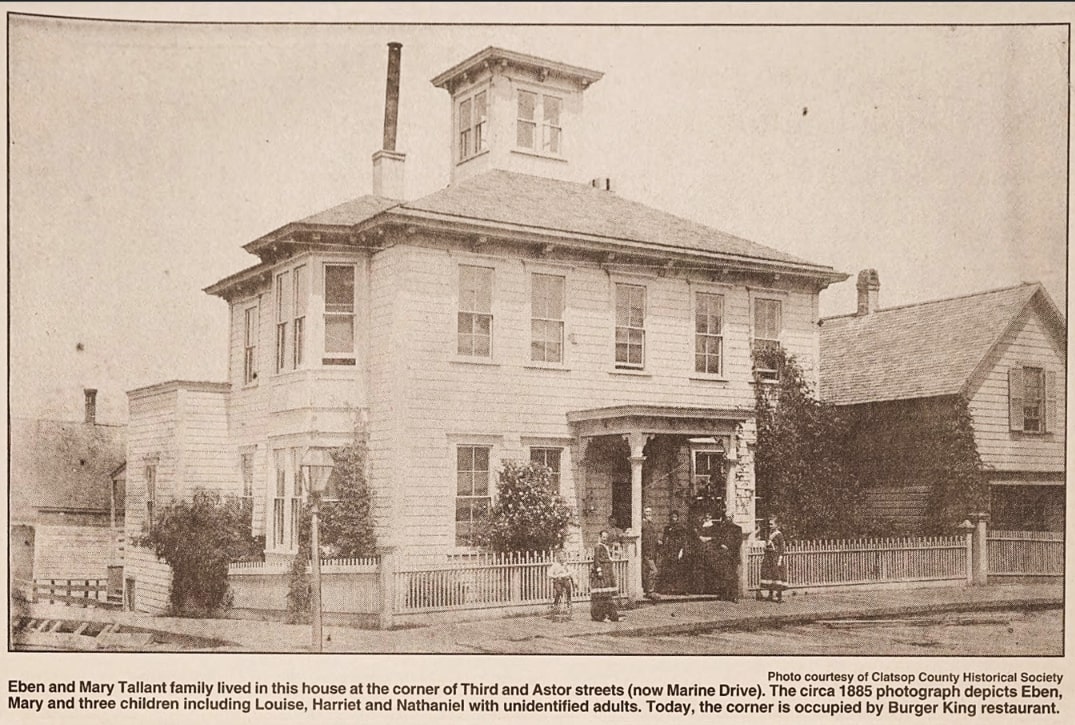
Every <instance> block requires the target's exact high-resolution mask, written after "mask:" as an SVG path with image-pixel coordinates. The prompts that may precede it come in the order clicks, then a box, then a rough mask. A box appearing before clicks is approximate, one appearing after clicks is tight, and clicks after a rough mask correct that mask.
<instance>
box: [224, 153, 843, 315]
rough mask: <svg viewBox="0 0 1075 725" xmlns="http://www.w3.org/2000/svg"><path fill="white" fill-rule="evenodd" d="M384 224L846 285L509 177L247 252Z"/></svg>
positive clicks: (742, 246) (332, 217) (668, 222)
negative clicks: (702, 262) (694, 261)
mask: <svg viewBox="0 0 1075 725" xmlns="http://www.w3.org/2000/svg"><path fill="white" fill-rule="evenodd" d="M386 223H387V224H391V223H397V224H407V225H420V224H427V225H432V226H434V227H436V228H447V229H453V230H457V231H465V232H466V233H474V234H479V235H480V234H489V235H493V236H495V235H505V236H510V237H512V238H523V239H528V240H533V241H535V242H541V241H544V242H547V243H564V242H567V243H571V244H573V245H575V246H579V247H584V248H588V249H593V250H598V251H603V252H617V253H635V254H651V255H653V254H657V255H667V256H669V257H671V256H676V255H680V256H685V257H689V256H695V257H697V256H703V257H706V258H708V259H710V260H713V261H717V262H720V263H721V264H726V265H730V266H733V267H735V266H738V267H741V268H743V269H759V268H765V269H767V270H769V271H776V272H785V273H788V274H800V275H805V276H808V277H812V278H816V279H819V280H823V281H824V284H826V285H827V284H830V283H832V282H838V281H841V280H844V279H847V275H846V274H844V273H842V272H836V271H835V270H833V268H832V267H831V266H827V265H821V264H814V263H812V262H807V261H805V260H803V259H800V258H798V257H795V256H793V255H790V254H787V253H785V252H781V251H779V250H776V249H772V248H770V247H766V246H764V245H761V244H757V243H755V242H751V241H749V240H746V239H743V238H741V237H737V236H735V235H732V234H728V233H726V232H722V231H720V230H717V229H713V228H712V227H708V226H705V225H703V224H699V223H698V222H693V221H690V220H688V219H684V218H682V217H678V216H675V215H674V214H669V213H667V212H663V211H660V210H658V209H654V208H652V207H649V206H646V205H644V204H640V203H638V202H634V201H630V200H628V199H624V198H623V197H621V196H618V195H616V194H614V193H612V192H609V191H602V190H600V189H596V188H594V187H592V186H590V185H588V184H579V183H575V182H570V181H559V180H555V179H549V178H545V177H542V176H532V175H529V174H519V173H515V172H510V171H503V170H492V171H488V172H486V173H483V174H479V175H477V176H474V177H471V178H468V179H464V180H463V181H460V182H457V183H455V184H452V185H450V186H448V187H446V188H444V189H441V190H440V191H437V192H434V193H432V194H429V195H428V196H425V197H422V198H421V199H418V200H416V201H411V202H399V201H393V200H391V199H386V198H383V197H377V196H362V197H359V198H357V199H354V200H352V201H349V202H346V203H344V204H340V205H338V206H335V207H332V208H330V209H326V210H325V211H322V212H319V213H317V214H313V215H311V216H308V217H305V218H303V219H300V220H298V221H295V222H291V223H289V224H285V225H284V226H282V227H280V228H278V229H276V230H274V231H272V232H270V233H269V234H266V235H264V236H262V237H259V238H258V239H255V240H254V241H252V242H250V243H249V244H246V245H244V247H243V248H244V249H246V250H247V251H248V252H251V253H252V254H261V253H262V252H263V251H264V250H265V249H267V248H269V249H271V248H272V247H274V246H277V245H281V244H287V243H290V242H295V243H308V241H309V239H305V240H304V241H303V242H299V241H298V239H297V238H296V235H300V234H312V235H317V234H322V233H339V232H347V233H349V234H351V235H360V234H363V233H366V232H370V231H372V230H374V229H376V228H377V227H378V226H380V225H382V224H386ZM315 239H316V236H315ZM351 241H352V243H353V242H354V239H352V240H351ZM268 269H269V265H268V264H266V263H262V264H259V265H255V266H253V267H250V268H248V269H246V270H243V271H242V272H239V273H237V274H234V275H231V276H230V277H226V278H224V279H222V280H220V281H219V282H217V283H216V284H214V285H212V286H210V287H207V288H206V292H209V293H210V294H223V293H225V291H227V290H230V289H232V288H233V287H234V286H235V285H242V284H245V283H247V282H249V281H252V280H254V279H255V278H257V277H259V276H261V275H264V274H265V272H266V271H267V270H268Z"/></svg>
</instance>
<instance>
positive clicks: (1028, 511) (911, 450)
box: [820, 270, 1067, 531]
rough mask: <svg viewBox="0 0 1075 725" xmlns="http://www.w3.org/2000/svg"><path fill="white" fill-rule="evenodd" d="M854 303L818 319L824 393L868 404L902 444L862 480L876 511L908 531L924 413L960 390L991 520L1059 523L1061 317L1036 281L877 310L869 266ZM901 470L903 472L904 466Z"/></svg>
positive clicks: (918, 501)
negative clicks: (849, 309)
mask: <svg viewBox="0 0 1075 725" xmlns="http://www.w3.org/2000/svg"><path fill="white" fill-rule="evenodd" d="M858 288H859V302H858V310H857V312H856V313H855V314H852V315H843V316H840V317H831V318H826V319H825V320H823V321H822V326H821V388H820V391H821V397H822V398H823V399H824V400H826V401H828V402H831V403H833V404H835V405H838V406H842V407H846V408H849V409H850V408H853V409H858V410H863V409H870V410H871V411H873V412H875V413H876V415H875V416H874V417H875V418H876V419H877V421H878V429H877V430H876V431H874V432H869V431H865V432H863V435H866V436H870V435H876V436H878V439H880V438H884V439H886V441H888V442H891V441H893V440H896V441H904V443H905V445H904V446H903V450H902V451H901V452H900V454H899V455H895V456H892V457H891V458H889V459H888V460H879V461H878V462H877V464H878V465H877V466H876V474H875V475H874V476H872V477H869V480H866V481H864V484H865V485H867V486H870V487H871V489H872V492H871V498H872V499H873V503H874V505H875V507H876V508H877V511H878V513H879V514H882V515H884V516H886V517H889V518H891V519H892V520H893V521H894V522H896V523H897V524H899V525H900V527H901V528H902V529H904V530H905V531H914V530H915V529H917V528H918V527H919V526H920V525H921V523H922V521H923V520H924V519H925V517H926V514H927V511H926V507H927V506H928V505H929V496H930V491H931V480H930V478H931V476H930V470H931V469H930V467H931V466H934V465H943V461H925V460H922V459H923V456H922V455H921V452H922V450H923V448H924V447H925V445H924V441H923V436H924V435H926V433H925V432H924V431H926V430H927V426H926V425H925V422H926V421H928V420H930V419H931V418H932V416H933V414H934V412H935V411H936V409H937V406H939V405H943V403H944V401H945V400H946V399H949V398H952V397H954V396H962V397H964V398H966V400H967V401H968V405H969V411H970V415H971V423H972V426H973V429H974V442H975V444H976V446H977V450H978V454H979V456H980V457H981V462H982V465H983V468H984V469H985V471H986V474H987V477H988V481H989V486H990V491H989V494H990V497H989V498H990V501H989V509H990V513H991V516H992V526H993V527H994V528H1000V529H1016V530H1020V529H1030V530H1049V531H1062V530H1063V521H1064V480H1065V439H1066V436H1065V433H1064V427H1065V400H1066V389H1065V384H1066V377H1067V375H1066V370H1067V323H1066V321H1065V319H1064V317H1063V315H1062V313H1061V312H1060V311H1059V310H1058V309H1057V307H1056V305H1055V304H1054V303H1053V301H1052V300H1051V299H1050V297H1049V295H1048V293H1047V292H1046V291H1045V289H1044V288H1043V287H1042V286H1041V285H1040V284H1036V283H1035V284H1021V285H1018V286H1015V287H1009V288H1006V289H998V290H990V291H988V292H980V293H977V294H971V295H965V296H962V297H955V298H950V299H942V300H935V301H931V302H922V303H918V304H912V305H904V306H901V307H892V308H887V309H886V308H879V307H878V306H877V300H878V295H879V290H880V281H879V279H878V276H877V273H876V272H875V271H874V270H864V271H863V272H862V273H860V275H859V279H858ZM904 472H905V473H907V475H901V474H902V473H904Z"/></svg>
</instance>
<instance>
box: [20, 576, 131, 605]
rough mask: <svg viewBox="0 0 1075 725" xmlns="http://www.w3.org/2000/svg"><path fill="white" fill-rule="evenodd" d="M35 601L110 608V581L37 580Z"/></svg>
mask: <svg viewBox="0 0 1075 725" xmlns="http://www.w3.org/2000/svg"><path fill="white" fill-rule="evenodd" d="M32 593H33V601H35V602H48V603H49V604H55V603H57V602H62V603H64V604H66V605H68V606H72V605H73V606H79V607H108V606H112V603H111V602H109V600H108V579H35V580H34V583H33V589H32Z"/></svg>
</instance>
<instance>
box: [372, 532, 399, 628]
mask: <svg viewBox="0 0 1075 725" xmlns="http://www.w3.org/2000/svg"><path fill="white" fill-rule="evenodd" d="M378 553H379V554H380V556H381V560H380V562H379V564H378V566H377V572H378V574H379V575H380V589H381V605H380V611H379V612H378V616H377V626H378V627H379V628H380V629H392V626H393V624H394V623H395V619H394V615H395V613H396V570H397V569H398V568H399V563H398V561H397V559H396V557H397V556H398V553H399V548H398V547H395V546H384V547H381V549H380V551H379V552H378Z"/></svg>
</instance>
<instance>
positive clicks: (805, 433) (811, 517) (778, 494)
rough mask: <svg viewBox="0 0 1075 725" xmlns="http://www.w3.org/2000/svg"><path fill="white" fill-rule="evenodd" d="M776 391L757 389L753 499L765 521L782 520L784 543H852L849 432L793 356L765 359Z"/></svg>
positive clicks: (856, 519)
mask: <svg viewBox="0 0 1075 725" xmlns="http://www.w3.org/2000/svg"><path fill="white" fill-rule="evenodd" d="M765 354H766V356H767V357H766V360H765V361H764V363H765V364H764V365H763V367H766V368H769V369H777V370H779V371H780V379H779V381H778V382H775V383H761V382H756V383H755V386H754V391H755V412H756V416H757V425H758V441H757V448H756V452H755V458H754V473H755V477H756V481H757V484H756V485H757V492H758V496H759V498H761V500H762V501H763V503H764V505H765V508H766V513H770V514H771V513H777V514H780V515H781V518H782V523H783V529H784V531H785V532H786V533H787V534H788V535H789V536H794V537H802V538H828V537H845V536H854V535H855V534H856V533H858V532H859V531H860V530H861V525H862V522H861V521H860V518H861V502H862V499H861V495H860V492H859V487H858V483H857V480H856V477H855V475H854V471H853V469H852V468H851V467H850V466H849V465H848V464H847V460H846V450H847V443H848V441H847V439H848V426H847V424H846V422H845V420H844V419H843V418H842V416H841V415H840V414H839V412H838V411H837V410H836V408H835V407H834V406H831V405H828V404H826V403H822V402H820V401H818V400H817V399H816V398H815V397H814V396H813V394H812V391H811V389H810V385H809V384H808V383H807V381H806V379H805V378H804V377H803V372H802V368H800V367H799V364H798V362H797V361H796V360H795V358H794V356H791V355H788V354H787V353H786V352H785V351H784V350H783V349H782V348H777V349H772V350H767V351H765Z"/></svg>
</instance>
